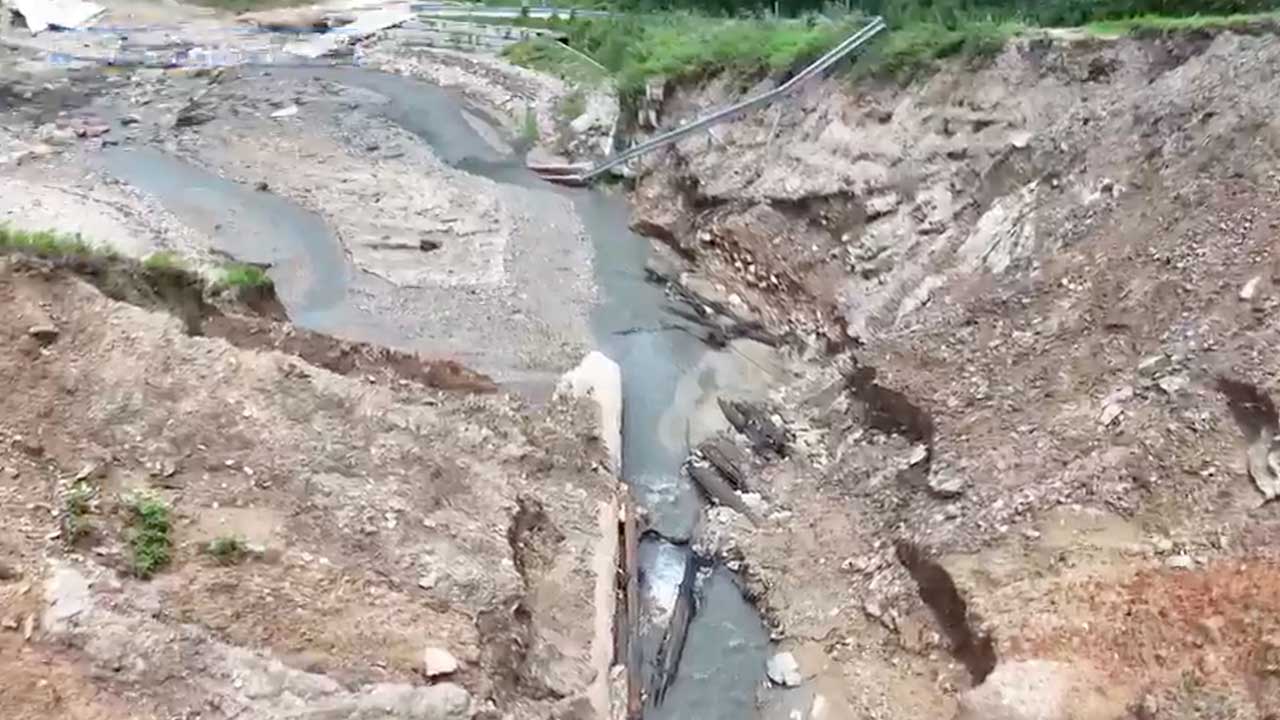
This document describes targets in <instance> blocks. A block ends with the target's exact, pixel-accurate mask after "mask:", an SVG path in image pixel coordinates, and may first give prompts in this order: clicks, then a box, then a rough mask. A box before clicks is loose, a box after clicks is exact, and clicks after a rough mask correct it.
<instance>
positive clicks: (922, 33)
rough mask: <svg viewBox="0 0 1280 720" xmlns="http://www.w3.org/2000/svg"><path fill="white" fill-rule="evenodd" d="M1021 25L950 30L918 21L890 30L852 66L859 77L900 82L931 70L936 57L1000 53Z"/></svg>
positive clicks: (982, 23)
mask: <svg viewBox="0 0 1280 720" xmlns="http://www.w3.org/2000/svg"><path fill="white" fill-rule="evenodd" d="M1021 29H1022V26H1021V25H1018V24H1016V23H1012V22H1005V23H996V22H990V21H985V20H984V21H979V22H973V23H968V24H966V25H962V26H960V27H958V28H956V29H954V30H949V29H947V28H946V27H945V26H943V25H939V24H936V23H917V24H915V25H910V26H907V27H905V28H902V29H901V30H898V31H895V32H893V33H890V34H889V35H887V36H886V37H884V38H882V39H881V40H880V43H879V44H877V45H875V46H873V47H872V48H871V49H870V50H868V51H867V53H866V55H865V56H863V57H862V58H860V59H859V60H858V62H857V64H856V65H855V73H856V74H857V75H859V76H865V75H880V76H885V77H890V78H893V79H896V80H898V81H899V82H902V83H909V82H911V81H912V80H914V79H916V78H917V77H919V76H921V75H924V74H928V73H929V72H932V71H933V70H934V69H935V68H936V66H937V64H938V61H939V60H942V59H944V58H948V57H955V56H958V57H964V58H970V59H976V60H981V59H985V58H990V57H993V56H995V55H997V54H999V52H1000V50H1001V49H1003V48H1004V44H1005V42H1007V41H1008V40H1009V38H1011V37H1013V36H1014V35H1015V34H1017V32H1018V31H1019V30H1021Z"/></svg>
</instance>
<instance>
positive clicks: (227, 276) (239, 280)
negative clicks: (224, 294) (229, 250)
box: [220, 263, 273, 288]
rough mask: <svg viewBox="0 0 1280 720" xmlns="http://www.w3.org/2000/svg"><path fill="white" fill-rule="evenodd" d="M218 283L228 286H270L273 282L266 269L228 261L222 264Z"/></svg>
mask: <svg viewBox="0 0 1280 720" xmlns="http://www.w3.org/2000/svg"><path fill="white" fill-rule="evenodd" d="M220 284H221V285H223V286H224V287H230V288H261V287H270V286H271V285H272V284H273V283H272V281H271V277H270V276H268V275H267V271H266V270H263V269H262V268H260V267H258V266H257V265H249V264H247V263H229V264H227V265H224V266H222V279H221V281H220Z"/></svg>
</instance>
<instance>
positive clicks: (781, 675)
mask: <svg viewBox="0 0 1280 720" xmlns="http://www.w3.org/2000/svg"><path fill="white" fill-rule="evenodd" d="M764 667H765V673H766V674H767V675H768V676H769V679H770V680H772V681H773V683H774V684H775V685H782V686H783V687H795V686H797V685H799V684H800V683H802V682H804V678H803V677H802V676H801V675H800V663H798V662H796V656H795V655H792V654H791V653H789V652H780V653H778V654H777V655H774V656H773V657H771V658H769V660H768V662H766V663H765V666H764Z"/></svg>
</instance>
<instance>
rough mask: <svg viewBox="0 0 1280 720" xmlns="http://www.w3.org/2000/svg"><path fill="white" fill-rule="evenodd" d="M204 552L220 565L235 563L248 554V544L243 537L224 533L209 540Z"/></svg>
mask: <svg viewBox="0 0 1280 720" xmlns="http://www.w3.org/2000/svg"><path fill="white" fill-rule="evenodd" d="M205 552H207V553H208V554H209V556H210V557H212V558H213V559H214V560H216V561H218V563H219V564H221V565H235V564H236V563H239V562H241V561H243V560H244V559H245V558H246V557H248V556H249V546H248V545H247V544H246V543H245V541H244V539H243V538H240V537H237V536H235V535H224V536H223V537H218V538H214V539H213V540H210V541H209V544H208V545H207V546H205Z"/></svg>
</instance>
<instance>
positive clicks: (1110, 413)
mask: <svg viewBox="0 0 1280 720" xmlns="http://www.w3.org/2000/svg"><path fill="white" fill-rule="evenodd" d="M1122 412H1124V409H1123V408H1121V407H1120V406H1119V405H1114V404H1113V405H1107V406H1106V407H1104V408H1102V412H1101V413H1098V424H1100V425H1102V426H1103V427H1106V426H1108V425H1110V424H1111V423H1113V422H1115V421H1116V418H1118V417H1120V413H1122Z"/></svg>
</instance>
